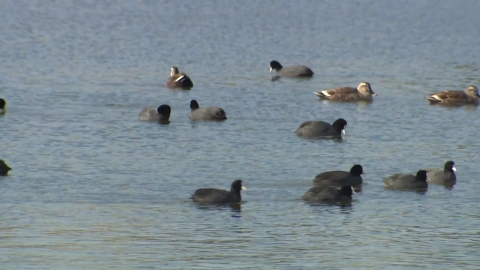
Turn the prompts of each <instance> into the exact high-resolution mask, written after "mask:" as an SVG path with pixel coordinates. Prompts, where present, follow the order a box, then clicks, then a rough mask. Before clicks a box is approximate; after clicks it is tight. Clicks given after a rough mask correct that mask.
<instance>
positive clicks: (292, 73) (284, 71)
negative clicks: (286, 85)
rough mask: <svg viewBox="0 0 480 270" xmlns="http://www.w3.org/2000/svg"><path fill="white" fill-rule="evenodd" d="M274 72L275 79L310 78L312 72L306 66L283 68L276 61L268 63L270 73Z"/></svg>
mask: <svg viewBox="0 0 480 270" xmlns="http://www.w3.org/2000/svg"><path fill="white" fill-rule="evenodd" d="M272 70H275V71H276V72H277V77H312V76H313V74H315V73H313V71H312V70H311V69H310V68H309V67H307V66H301V65H297V66H289V67H283V66H282V65H281V64H280V63H279V62H278V61H275V60H273V61H272V62H270V72H271V71H272Z"/></svg>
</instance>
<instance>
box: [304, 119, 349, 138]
mask: <svg viewBox="0 0 480 270" xmlns="http://www.w3.org/2000/svg"><path fill="white" fill-rule="evenodd" d="M346 128H347V121H345V119H343V118H339V119H337V120H336V121H335V122H333V124H329V123H327V122H324V121H307V122H303V123H302V124H301V125H300V126H299V127H298V129H297V131H296V133H297V135H298V136H304V137H340V136H342V135H345V133H346V131H345V129H346Z"/></svg>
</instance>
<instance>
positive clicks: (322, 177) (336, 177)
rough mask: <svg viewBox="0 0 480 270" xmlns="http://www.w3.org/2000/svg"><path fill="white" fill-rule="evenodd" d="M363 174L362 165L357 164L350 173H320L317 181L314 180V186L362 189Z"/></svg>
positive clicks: (316, 178)
mask: <svg viewBox="0 0 480 270" xmlns="http://www.w3.org/2000/svg"><path fill="white" fill-rule="evenodd" d="M363 173H364V172H363V167H362V165H359V164H355V165H353V167H352V168H351V169H350V171H349V172H346V171H329V172H323V173H320V174H318V175H317V176H316V177H315V179H313V184H314V185H323V186H333V187H342V186H353V187H354V188H360V187H361V185H362V184H363V179H362V174H363Z"/></svg>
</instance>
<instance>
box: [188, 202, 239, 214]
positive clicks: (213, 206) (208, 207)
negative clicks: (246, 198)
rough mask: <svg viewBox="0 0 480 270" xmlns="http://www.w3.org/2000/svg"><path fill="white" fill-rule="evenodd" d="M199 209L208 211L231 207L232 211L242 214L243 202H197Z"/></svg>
mask: <svg viewBox="0 0 480 270" xmlns="http://www.w3.org/2000/svg"><path fill="white" fill-rule="evenodd" d="M195 205H196V206H197V208H198V209H201V210H206V211H224V210H228V209H230V211H232V213H236V214H240V213H241V212H242V204H241V203H231V204H195Z"/></svg>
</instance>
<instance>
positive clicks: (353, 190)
mask: <svg viewBox="0 0 480 270" xmlns="http://www.w3.org/2000/svg"><path fill="white" fill-rule="evenodd" d="M351 188H352V194H353V195H357V192H356V191H355V189H354V188H353V187H351Z"/></svg>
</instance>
